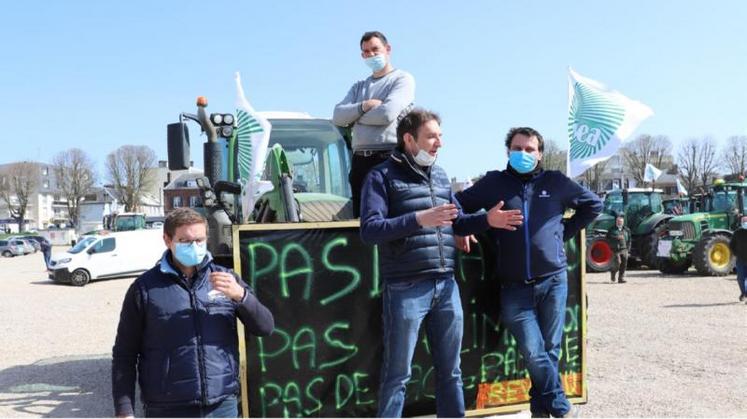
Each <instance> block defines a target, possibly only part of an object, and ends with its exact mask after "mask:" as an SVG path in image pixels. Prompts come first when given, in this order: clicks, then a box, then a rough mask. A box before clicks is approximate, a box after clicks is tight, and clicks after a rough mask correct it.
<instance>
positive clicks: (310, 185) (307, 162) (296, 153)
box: [286, 147, 323, 192]
mask: <svg viewBox="0 0 747 419" xmlns="http://www.w3.org/2000/svg"><path fill="white" fill-rule="evenodd" d="M286 153H287V154H286V155H287V156H288V162H289V163H290V164H291V165H292V166H293V190H294V191H295V192H322V185H323V181H322V176H321V170H320V169H322V168H321V167H320V165H321V162H320V160H319V149H318V148H315V147H298V148H288V149H286Z"/></svg>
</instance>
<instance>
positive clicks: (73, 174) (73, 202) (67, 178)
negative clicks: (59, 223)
mask: <svg viewBox="0 0 747 419" xmlns="http://www.w3.org/2000/svg"><path fill="white" fill-rule="evenodd" d="M52 165H53V170H54V177H55V180H56V182H57V188H58V189H59V190H60V192H61V193H62V195H63V196H64V197H65V198H66V200H67V202H66V205H67V213H68V215H69V216H70V223H71V224H72V225H73V227H75V226H77V225H78V221H79V218H80V202H81V201H82V200H83V198H84V197H85V196H86V195H87V194H88V193H90V192H91V189H92V188H93V184H94V183H95V180H96V179H95V172H94V164H93V161H92V160H91V159H90V158H89V157H88V155H87V154H86V152H85V151H83V150H81V149H79V148H71V149H69V150H66V151H62V152H60V153H58V154H57V155H56V156H55V157H54V158H53V159H52Z"/></svg>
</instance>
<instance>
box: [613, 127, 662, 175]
mask: <svg viewBox="0 0 747 419" xmlns="http://www.w3.org/2000/svg"><path fill="white" fill-rule="evenodd" d="M671 151H672V142H671V141H669V138H668V137H666V136H663V135H657V136H656V137H652V136H651V135H648V134H642V135H640V136H638V138H636V139H635V140H633V141H632V142H630V143H628V144H626V145H625V146H624V147H623V148H622V150H621V153H622V157H623V161H624V162H625V166H626V167H627V169H628V171H629V172H630V174H631V176H633V179H635V181H636V183H641V184H642V183H643V175H644V173H645V170H646V165H647V164H651V165H653V166H655V167H656V168H657V169H661V170H664V171H666V170H668V169H669V164H668V162H667V160H666V158H667V156H668V155H669V154H671Z"/></svg>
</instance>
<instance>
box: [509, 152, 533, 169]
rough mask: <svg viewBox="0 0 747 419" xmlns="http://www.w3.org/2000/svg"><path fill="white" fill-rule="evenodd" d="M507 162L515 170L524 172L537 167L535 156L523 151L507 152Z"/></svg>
mask: <svg viewBox="0 0 747 419" xmlns="http://www.w3.org/2000/svg"><path fill="white" fill-rule="evenodd" d="M508 163H509V164H510V165H511V167H513V168H514V170H516V171H517V172H519V173H521V174H525V173H529V172H531V171H532V170H534V168H535V167H537V158H536V157H534V154H530V153H527V152H524V151H512V152H510V153H508Z"/></svg>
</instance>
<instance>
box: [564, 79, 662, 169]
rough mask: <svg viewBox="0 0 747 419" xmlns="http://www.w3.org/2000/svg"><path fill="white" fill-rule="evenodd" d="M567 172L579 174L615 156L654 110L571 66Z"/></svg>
mask: <svg viewBox="0 0 747 419" xmlns="http://www.w3.org/2000/svg"><path fill="white" fill-rule="evenodd" d="M568 114H569V116H568V140H569V143H570V144H569V147H568V161H569V165H568V175H569V176H570V177H572V178H573V177H576V176H578V175H580V174H581V173H583V172H584V171H585V170H586V169H588V168H590V167H592V166H594V165H595V164H597V163H599V162H602V161H605V160H607V159H609V158H610V157H612V156H613V155H614V154H615V153H617V150H618V149H619V148H620V146H621V145H622V144H623V142H625V141H626V140H627V139H628V138H629V137H630V136H631V134H632V133H633V131H635V129H636V128H637V127H638V125H640V123H641V122H643V120H644V119H646V118H648V117H649V116H651V115H653V114H654V112H653V111H652V110H651V108H649V107H648V106H646V105H644V104H643V103H641V102H638V101H635V100H632V99H629V98H627V97H625V96H623V95H622V94H621V93H619V92H617V91H613V90H609V89H607V88H606V87H605V86H604V85H603V84H601V83H599V82H597V81H594V80H591V79H587V78H585V77H582V76H580V75H579V74H578V73H576V72H575V71H573V69H571V68H569V69H568Z"/></svg>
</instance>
